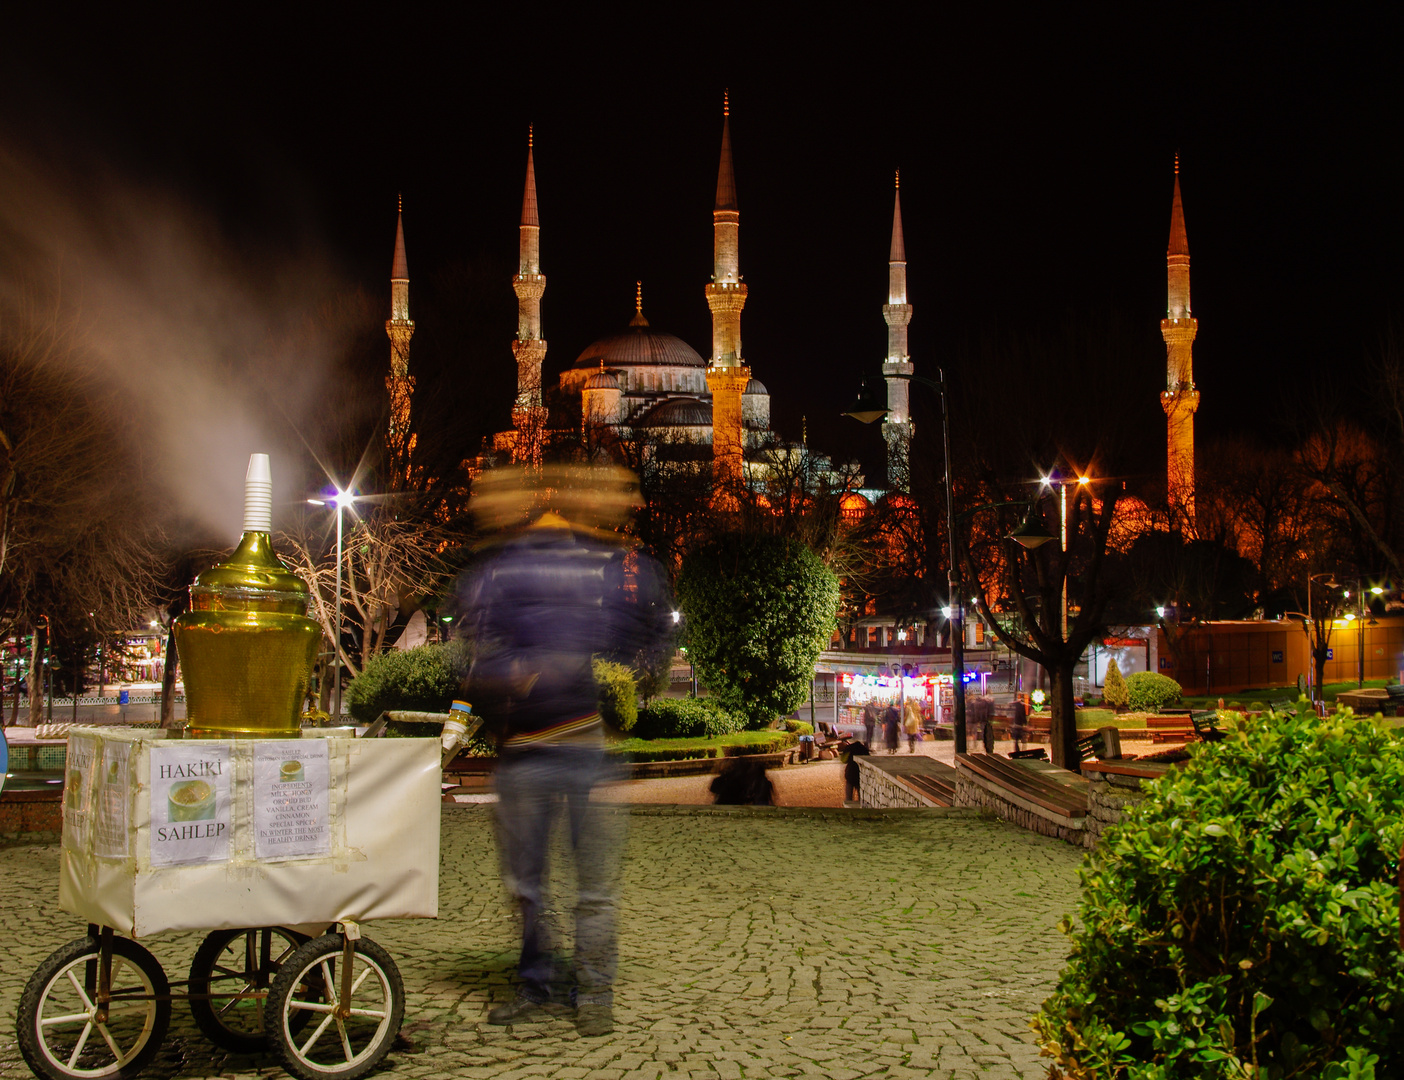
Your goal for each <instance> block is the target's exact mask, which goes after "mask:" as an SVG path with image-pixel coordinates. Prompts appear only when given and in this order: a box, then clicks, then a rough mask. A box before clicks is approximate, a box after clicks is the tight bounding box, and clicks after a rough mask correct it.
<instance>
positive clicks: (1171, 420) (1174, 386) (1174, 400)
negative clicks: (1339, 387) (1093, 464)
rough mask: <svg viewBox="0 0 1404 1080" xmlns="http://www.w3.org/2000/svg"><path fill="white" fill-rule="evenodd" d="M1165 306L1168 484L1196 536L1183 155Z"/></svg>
mask: <svg viewBox="0 0 1404 1080" xmlns="http://www.w3.org/2000/svg"><path fill="white" fill-rule="evenodd" d="M1165 276H1166V294H1167V303H1166V310H1165V318H1163V319H1161V320H1160V336H1161V337H1162V338H1164V339H1165V368H1166V372H1165V391H1164V392H1163V393H1162V394H1161V395H1160V405H1161V408H1163V409H1164V410H1165V425H1166V461H1165V467H1166V484H1167V495H1168V498H1169V505H1170V514H1171V519H1172V520H1171V524H1172V526H1174V527H1177V528H1181V529H1183V530H1184V531H1186V532H1187V533H1191V534H1192V533H1193V532H1194V524H1195V515H1194V414H1195V410H1196V409H1198V408H1199V391H1198V390H1196V389H1195V385H1194V339H1195V336H1196V335H1197V334H1198V333H1199V320H1197V319H1195V318H1194V315H1193V311H1192V309H1191V307H1190V255H1189V237H1188V235H1187V233H1186V232H1185V210H1184V205H1183V204H1182V202H1181V199H1180V155H1179V154H1176V155H1175V187H1174V195H1173V196H1172V198H1171V201H1170V242H1169V244H1168V246H1167V248H1166V253H1165Z"/></svg>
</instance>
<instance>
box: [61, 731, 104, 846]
mask: <svg viewBox="0 0 1404 1080" xmlns="http://www.w3.org/2000/svg"><path fill="white" fill-rule="evenodd" d="M97 752H98V747H97V740H96V739H94V738H92V737H90V736H88V735H84V734H78V735H71V736H70V737H69V740H68V754H67V756H66V757H65V759H64V767H65V769H66V770H67V772H66V775H65V776H64V780H63V843H64V846H65V847H67V848H68V849H69V850H70V851H74V852H77V853H80V854H82V853H84V852H86V851H87V850H88V843H89V841H90V839H91V837H90V836H89V831H90V829H91V828H92V817H93V773H94V772H95V771H96V760H95V759H96V757H97Z"/></svg>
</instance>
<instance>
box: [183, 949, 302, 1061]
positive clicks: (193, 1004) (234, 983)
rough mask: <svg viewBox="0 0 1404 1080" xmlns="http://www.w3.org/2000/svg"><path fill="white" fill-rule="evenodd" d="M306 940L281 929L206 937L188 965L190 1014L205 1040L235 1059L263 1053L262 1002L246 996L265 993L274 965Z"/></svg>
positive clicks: (264, 1045) (270, 981)
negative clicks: (233, 1053) (244, 1055)
mask: <svg viewBox="0 0 1404 1080" xmlns="http://www.w3.org/2000/svg"><path fill="white" fill-rule="evenodd" d="M306 941H307V938H306V937H305V936H303V935H302V934H298V933H295V932H294V931H292V930H285V929H283V928H282V927H279V926H262V927H256V928H254V929H249V930H216V931H214V932H213V933H211V934H209V935H208V936H207V937H206V938H205V940H204V941H203V942H202V943H201V945H200V948H199V949H198V950H196V953H195V959H194V960H192V961H191V962H190V994H191V998H190V1015H191V1016H193V1017H194V1018H195V1023H196V1024H197V1025H198V1026H199V1028H200V1030H201V1031H202V1032H204V1033H205V1038H207V1039H209V1040H210V1042H212V1043H214V1044H215V1045H216V1046H222V1047H223V1048H224V1049H226V1050H232V1051H234V1052H235V1053H236V1054H253V1053H257V1052H258V1051H260V1050H262V1049H264V1048H265V1047H266V1046H267V1045H268V1039H267V1034H266V1032H265V1030H264V1020H263V1000H264V999H263V998H262V997H248V996H244V995H249V994H253V993H256V992H258V991H266V990H267V989H268V987H269V985H270V984H271V983H272V981H273V976H274V975H275V974H277V971H278V966H279V965H280V964H282V962H283V961H284V960H286V959H287V958H288V957H289V956H291V955H292V954H293V952H294V951H296V949H297V948H298V946H300V945H302V944H304V943H305V942H306ZM204 994H208V995H209V997H208V998H204V997H201V996H200V995H204ZM301 1016H302V1018H303V1023H306V1022H307V1021H308V1020H310V1019H311V1018H312V1014H311V1013H309V1012H303V1013H302V1014H301Z"/></svg>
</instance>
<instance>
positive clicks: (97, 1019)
mask: <svg viewBox="0 0 1404 1080" xmlns="http://www.w3.org/2000/svg"><path fill="white" fill-rule="evenodd" d="M111 940H112V973H111V1001H110V1002H109V1003H108V1006H107V1008H106V1010H105V1015H104V1010H103V1009H101V1008H100V1007H99V1005H98V992H97V988H98V977H99V974H98V969H99V950H98V942H97V939H96V938H90V937H88V938H79V939H78V940H77V941H70V942H69V943H68V944H67V945H65V946H64V947H63V948H61V949H59V950H58V952H56V953H54V954H53V955H52V956H50V957H49V958H48V959H47V960H45V961H44V962H43V963H42V964H40V965H39V970H38V971H36V972H35V973H34V975H33V976H32V977H31V978H30V980H29V983H28V984H27V985H26V986H25V988H24V993H23V994H22V995H20V1003H19V1017H18V1031H17V1034H18V1036H19V1047H20V1053H21V1054H23V1055H24V1060H25V1061H26V1062H27V1063H28V1065H29V1067H30V1068H31V1069H33V1070H34V1072H35V1074H36V1075H38V1076H42V1077H47V1078H48V1080H98V1078H101V1080H130V1078H131V1077H133V1076H135V1075H136V1074H137V1073H138V1072H140V1071H141V1069H142V1068H143V1067H144V1066H145V1065H146V1064H147V1063H148V1062H149V1061H150V1060H151V1059H152V1058H153V1057H155V1056H156V1051H157V1050H159V1049H160V1047H161V1040H162V1039H164V1038H165V1037H166V1028H167V1027H168V1026H169V1025H170V1022H171V1003H170V992H171V988H170V985H169V984H168V983H167V981H166V974H165V972H163V971H162V970H161V965H160V964H158V963H157V962H156V958H155V957H154V956H152V955H151V954H150V953H149V952H147V951H146V950H145V949H143V948H142V947H141V946H140V945H138V944H137V943H136V942H135V941H130V940H128V939H127V938H112V939H111ZM161 998H164V999H165V1000H157V999H161Z"/></svg>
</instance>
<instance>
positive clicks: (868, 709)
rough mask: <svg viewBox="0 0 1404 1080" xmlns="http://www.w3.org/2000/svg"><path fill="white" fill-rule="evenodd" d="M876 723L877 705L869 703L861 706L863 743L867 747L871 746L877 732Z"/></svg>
mask: <svg viewBox="0 0 1404 1080" xmlns="http://www.w3.org/2000/svg"><path fill="white" fill-rule="evenodd" d="M877 723H878V709H877V705H876V704H874V703H873V702H871V701H870V702H868V703H867V704H866V705H864V706H863V736H864V738H863V742H864V743H866V744H867V745H868V746H872V745H873V735H874V734H875V733H876V731H877Z"/></svg>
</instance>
